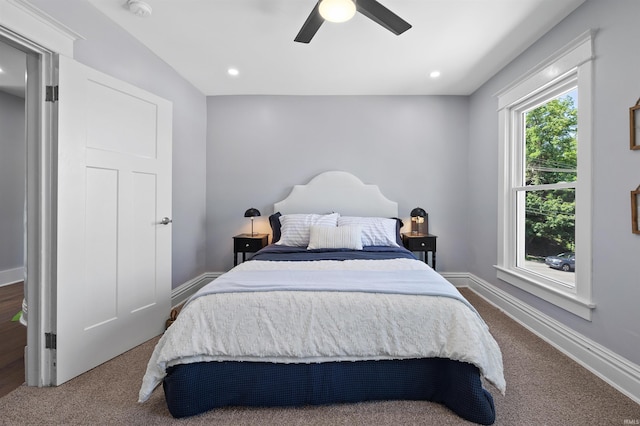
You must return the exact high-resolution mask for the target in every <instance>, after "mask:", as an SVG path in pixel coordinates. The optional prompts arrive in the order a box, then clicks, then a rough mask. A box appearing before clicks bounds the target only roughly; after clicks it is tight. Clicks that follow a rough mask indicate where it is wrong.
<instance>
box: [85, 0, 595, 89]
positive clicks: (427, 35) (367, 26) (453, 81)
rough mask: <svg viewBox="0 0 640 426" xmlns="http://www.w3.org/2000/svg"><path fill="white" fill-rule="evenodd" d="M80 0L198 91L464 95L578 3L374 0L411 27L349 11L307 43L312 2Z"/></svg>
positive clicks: (570, 0)
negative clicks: (130, 3) (133, 3)
mask: <svg viewBox="0 0 640 426" xmlns="http://www.w3.org/2000/svg"><path fill="white" fill-rule="evenodd" d="M88 1H89V2H90V3H92V4H93V5H94V6H95V7H97V8H98V9H99V10H101V11H102V12H103V13H104V14H106V15H107V16H108V17H109V18H111V19H112V20H114V21H115V22H117V23H118V24H119V25H120V26H121V27H122V28H124V29H125V30H127V31H128V32H130V33H131V34H132V35H133V36H134V37H136V38H137V39H139V40H140V41H142V43H144V44H145V45H147V46H148V47H149V48H150V49H151V50H152V51H154V52H155V53H156V54H157V55H158V56H160V57H161V58H162V59H164V60H165V61H166V62H167V63H168V64H170V65H171V66H172V67H173V68H174V69H175V70H176V71H177V72H178V73H179V74H181V75H182V76H183V77H184V78H186V79H187V80H188V81H190V82H191V83H192V84H193V85H194V86H196V87H197V88H198V89H200V90H201V91H202V92H203V93H204V94H205V95H231V94H234V95H235V94H287V95H295V94H306V95H331V94H339V95H363V94H400V95H412V94H429V95H435V94H447V95H468V94H470V93H472V92H473V91H474V90H476V89H477V88H478V87H479V86H480V85H481V84H482V83H484V82H485V81H486V80H487V79H489V78H490V77H491V76H493V75H494V74H495V73H496V72H497V71H498V70H500V69H501V68H502V67H503V66H504V65H506V64H507V63H508V62H509V61H511V60H512V59H514V58H515V57H516V56H517V55H518V54H520V53H521V52H522V51H523V50H524V49H525V48H527V47H528V46H529V45H531V44H532V43H533V42H534V41H535V40H537V39H538V38H539V37H540V36H542V35H543V34H544V33H546V32H547V31H548V30H549V29H550V28H551V27H553V26H554V25H555V24H557V23H558V22H559V21H560V20H561V19H563V18H564V17H565V16H567V15H568V14H569V13H570V12H571V11H573V10H574V9H575V8H576V7H578V6H579V5H580V4H581V3H583V1H584V0H379V1H380V3H382V4H383V5H384V6H386V7H387V8H389V9H390V10H391V11H393V12H394V13H396V14H397V15H399V16H400V17H402V18H403V19H405V20H406V21H408V22H409V23H410V24H411V25H412V26H413V28H411V29H410V30H408V31H407V32H405V33H404V34H401V35H399V36H396V35H394V34H393V33H391V32H390V31H388V30H386V29H384V28H383V27H381V26H380V25H378V24H376V23H374V22H373V21H371V20H369V19H368V18H366V17H365V16H364V15H361V14H356V16H355V18H354V19H352V20H351V21H349V22H346V23H343V24H334V23H330V22H325V23H324V24H323V25H322V26H321V27H320V30H319V31H318V33H317V34H316V36H315V37H314V39H313V40H312V41H311V43H310V44H302V43H295V42H294V41H293V39H294V37H295V36H296V34H297V33H298V31H299V30H300V27H301V26H302V24H303V23H304V21H305V19H306V18H307V16H308V15H309V13H310V12H311V10H312V9H313V7H314V6H315V3H316V0H144V1H145V2H146V3H148V4H149V5H150V6H151V8H152V9H153V13H152V14H151V16H150V17H148V18H140V17H138V16H135V15H133V14H131V13H130V12H129V11H128V9H127V7H126V2H127V0H88ZM229 67H236V68H238V70H239V71H240V74H239V75H238V76H237V77H235V78H231V77H229V76H228V75H227V69H228V68H229ZM433 70H439V71H440V72H441V73H442V75H441V77H440V78H438V79H431V78H429V73H430V72H431V71H433Z"/></svg>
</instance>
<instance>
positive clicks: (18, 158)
mask: <svg viewBox="0 0 640 426" xmlns="http://www.w3.org/2000/svg"><path fill="white" fill-rule="evenodd" d="M25 165H26V144H25V135H24V99H23V98H20V97H18V96H13V95H10V94H8V93H5V92H2V91H0V273H1V272H3V271H8V270H12V269H16V268H22V267H23V266H24V259H23V250H24V219H23V218H24V215H23V213H24V195H25V176H26V172H25ZM1 284H3V283H2V282H0V285H1Z"/></svg>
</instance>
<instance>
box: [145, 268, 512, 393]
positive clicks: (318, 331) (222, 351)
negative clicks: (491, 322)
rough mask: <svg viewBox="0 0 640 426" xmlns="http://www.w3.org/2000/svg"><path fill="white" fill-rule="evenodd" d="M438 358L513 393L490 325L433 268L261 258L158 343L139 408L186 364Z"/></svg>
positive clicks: (200, 298)
mask: <svg viewBox="0 0 640 426" xmlns="http://www.w3.org/2000/svg"><path fill="white" fill-rule="evenodd" d="M357 271H360V273H358V272H357ZM375 271H380V273H379V274H376V273H375ZM257 275H261V276H262V277H263V278H262V279H257V278H256V276H257ZM300 280H302V281H303V282H302V283H301V282H300ZM421 282H422V284H421ZM425 288H428V290H424V289H425ZM300 290H303V291H300ZM212 292H213V293H212ZM427 293H429V294H436V296H432V295H427ZM433 357H437V358H450V359H454V360H457V361H464V362H468V363H471V364H473V365H475V366H477V367H478V368H479V370H480V372H481V374H482V375H483V376H484V377H485V378H486V379H487V380H488V381H489V382H491V383H492V384H493V385H494V386H496V388H497V389H498V390H499V391H500V392H502V393H504V391H505V380H504V375H503V367H502V354H501V352H500V349H499V347H498V344H497V343H496V341H495V340H494V339H493V336H491V334H490V333H489V330H488V327H487V325H486V324H485V323H484V321H483V320H482V319H481V318H480V316H479V315H478V314H477V313H476V311H475V310H474V309H473V308H472V307H471V306H470V305H468V302H466V300H464V298H463V297H462V295H460V293H459V292H458V291H457V289H455V287H453V286H452V285H451V284H450V283H449V282H447V281H446V280H445V279H444V278H443V277H442V276H441V275H440V274H438V273H437V272H435V271H433V270H432V269H431V268H429V267H428V266H427V265H426V264H425V263H423V262H421V261H418V260H412V259H390V260H346V261H311V262H304V261H296V262H272V261H255V260H254V261H250V262H245V263H242V264H241V265H239V266H237V267H236V268H234V269H233V270H231V271H230V272H229V273H227V274H224V275H222V276H221V277H220V278H218V279H216V280H214V281H212V282H211V283H210V284H208V285H207V286H205V287H204V288H203V289H201V290H200V291H199V292H198V293H197V294H196V295H194V296H193V297H192V299H191V300H190V301H189V302H188V303H187V305H186V306H185V307H184V308H183V309H182V311H181V312H180V315H179V316H178V318H177V320H176V321H175V322H174V323H173V325H172V326H171V327H170V328H169V329H168V330H167V331H166V332H165V334H164V335H163V336H162V338H161V339H160V341H159V342H158V344H157V345H156V348H155V350H154V352H153V354H152V356H151V359H150V360H149V363H148V366H147V370H146V373H145V376H144V378H143V381H142V386H141V388H140V394H139V401H140V402H143V401H146V400H147V399H148V398H149V397H150V396H151V393H152V392H153V390H154V389H155V387H156V386H158V385H159V384H160V383H161V382H162V380H163V378H164V377H165V375H166V373H165V371H166V368H167V367H170V366H172V365H176V364H187V363H194V362H201V361H227V360H234V361H249V362H250V361H260V362H275V363H312V362H314V363H315V362H328V361H357V360H381V359H408V358H433Z"/></svg>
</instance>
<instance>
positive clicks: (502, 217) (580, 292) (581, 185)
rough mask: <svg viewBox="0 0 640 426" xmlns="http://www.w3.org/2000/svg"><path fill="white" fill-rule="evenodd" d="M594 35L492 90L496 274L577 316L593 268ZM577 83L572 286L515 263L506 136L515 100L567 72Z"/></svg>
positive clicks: (586, 305) (585, 305)
mask: <svg viewBox="0 0 640 426" xmlns="http://www.w3.org/2000/svg"><path fill="white" fill-rule="evenodd" d="M593 35H594V33H593V32H592V31H588V32H586V33H584V34H582V35H581V36H579V37H577V38H576V39H575V40H573V41H572V42H571V43H569V44H568V45H567V46H565V47H564V48H563V49H561V50H559V51H558V52H556V53H555V54H554V55H552V56H551V57H550V58H548V59H547V60H546V61H544V62H543V63H541V64H540V65H538V66H537V67H535V68H534V69H533V71H532V72H531V73H529V74H527V75H526V76H524V77H522V78H520V79H518V80H517V81H516V82H514V83H513V84H511V85H510V86H508V87H507V88H505V89H503V90H502V91H501V92H499V93H497V94H496V96H497V97H498V125H499V129H500V133H499V141H500V145H499V150H498V152H499V157H500V158H499V161H500V168H499V177H498V187H499V195H498V265H496V266H495V267H496V270H497V277H498V278H499V279H500V280H503V281H506V282H508V283H509V284H511V285H514V286H515V287H518V288H520V289H522V290H524V291H527V292H529V293H531V294H533V295H535V296H537V297H539V298H541V299H543V300H546V301H547V302H549V303H552V304H554V305H556V306H558V307H560V308H562V309H564V310H567V311H569V312H571V313H573V314H575V315H577V316H579V317H581V318H584V319H586V320H591V312H592V310H593V309H594V308H595V304H594V303H593V301H592V298H591V272H592V268H591V265H592V261H591V260H592V236H591V229H592V226H591V219H592V108H593V103H592V91H593V88H592V85H593V83H592V81H593V80H592V74H593V71H592V59H593V42H592V39H593ZM572 76H574V78H576V79H577V86H578V123H579V124H578V136H577V137H578V140H579V142H578V171H579V172H578V173H579V178H578V182H577V185H576V247H577V248H578V247H579V249H577V251H579V254H578V256H577V257H576V268H575V278H576V285H575V287H567V286H562V285H560V284H559V283H558V282H555V281H553V280H550V279H548V278H546V277H544V276H542V275H540V274H536V273H533V272H531V271H529V270H527V269H524V268H520V267H517V265H516V252H517V246H516V244H517V243H516V232H517V231H516V224H515V223H514V222H515V204H516V203H515V192H514V191H512V187H513V185H512V176H513V173H514V172H515V168H516V167H517V166H516V164H515V161H516V160H515V155H514V152H513V151H514V147H513V146H512V144H511V141H512V139H513V137H514V134H515V132H517V131H518V129H515V128H513V127H514V126H513V125H512V123H514V118H513V115H514V114H516V113H518V111H517V108H518V107H519V105H520V104H521V103H522V102H524V101H526V100H527V99H528V98H532V97H534V96H535V95H536V94H539V93H541V92H543V91H545V90H547V89H548V88H549V87H550V86H553V85H556V84H558V82H561V81H563V80H565V79H566V78H568V77H569V78H572Z"/></svg>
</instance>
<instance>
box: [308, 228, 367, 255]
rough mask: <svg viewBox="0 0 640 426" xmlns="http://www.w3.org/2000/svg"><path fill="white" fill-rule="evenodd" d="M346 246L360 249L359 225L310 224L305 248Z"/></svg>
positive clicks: (360, 232) (360, 234) (360, 235)
mask: <svg viewBox="0 0 640 426" xmlns="http://www.w3.org/2000/svg"><path fill="white" fill-rule="evenodd" d="M323 248H330V249H333V248H336V249H337V248H346V249H352V250H362V228H361V227H360V226H311V228H310V231H309V246H308V247H307V249H309V250H312V249H323Z"/></svg>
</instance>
